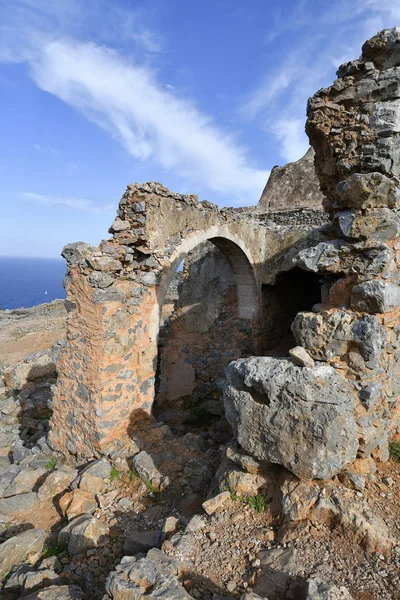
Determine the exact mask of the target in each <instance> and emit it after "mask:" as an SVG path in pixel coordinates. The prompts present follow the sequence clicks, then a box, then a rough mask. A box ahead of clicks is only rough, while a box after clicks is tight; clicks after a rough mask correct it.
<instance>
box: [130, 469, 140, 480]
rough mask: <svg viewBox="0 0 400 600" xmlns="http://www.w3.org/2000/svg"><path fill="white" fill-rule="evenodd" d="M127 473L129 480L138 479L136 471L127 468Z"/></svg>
mask: <svg viewBox="0 0 400 600" xmlns="http://www.w3.org/2000/svg"><path fill="white" fill-rule="evenodd" d="M127 475H128V477H129V479H130V480H131V481H136V480H137V479H139V475H138V474H137V473H134V472H133V471H132V470H131V469H129V471H128V473H127Z"/></svg>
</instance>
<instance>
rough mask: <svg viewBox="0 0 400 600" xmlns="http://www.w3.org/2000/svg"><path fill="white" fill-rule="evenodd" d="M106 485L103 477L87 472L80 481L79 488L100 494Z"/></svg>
mask: <svg viewBox="0 0 400 600" xmlns="http://www.w3.org/2000/svg"><path fill="white" fill-rule="evenodd" d="M104 486H105V483H104V480H103V479H101V477H97V476H96V475H92V474H91V473H89V472H87V471H86V473H83V474H82V476H81V479H80V482H79V489H81V490H83V491H85V492H89V493H90V494H98V493H99V492H100V491H101V490H102V489H103V488H104Z"/></svg>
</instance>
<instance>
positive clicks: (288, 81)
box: [240, 0, 400, 161]
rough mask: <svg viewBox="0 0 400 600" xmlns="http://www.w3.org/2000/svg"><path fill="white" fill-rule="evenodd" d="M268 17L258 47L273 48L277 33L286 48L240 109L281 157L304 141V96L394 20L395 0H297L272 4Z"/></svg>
mask: <svg viewBox="0 0 400 600" xmlns="http://www.w3.org/2000/svg"><path fill="white" fill-rule="evenodd" d="M271 19H272V22H273V23H274V25H273V27H272V28H271V30H270V31H269V33H268V36H267V37H266V39H265V40H264V41H265V43H266V46H264V51H265V52H266V53H268V52H271V51H273V45H274V44H276V43H277V39H278V38H282V39H280V43H282V41H283V40H287V48H288V52H287V55H286V58H285V60H284V61H282V62H281V63H279V65H278V66H277V68H276V69H270V70H269V71H268V75H267V76H266V77H264V78H262V79H261V80H260V82H259V84H258V85H257V86H255V88H254V89H253V90H252V92H250V93H249V94H248V96H247V98H246V100H245V102H244V103H243V105H242V106H241V110H240V113H241V114H242V116H244V117H245V118H247V119H251V120H253V121H254V122H256V123H257V124H258V125H259V126H260V127H262V128H263V129H264V130H265V131H266V132H267V133H268V134H270V135H272V136H273V137H274V138H275V139H276V140H277V142H278V144H279V148H280V154H281V156H282V158H283V159H285V160H289V161H292V160H297V159H298V158H300V157H301V156H302V154H304V153H305V152H306V150H307V147H308V140H307V137H306V135H305V133H304V124H305V118H306V115H305V113H306V104H307V99H308V98H309V97H310V96H311V95H313V94H314V93H315V92H316V91H317V89H319V88H320V87H322V86H324V85H330V84H331V83H332V80H333V78H334V71H335V70H336V69H337V68H338V66H339V65H340V64H342V63H343V62H347V61H349V60H352V59H354V58H356V57H357V56H359V54H360V52H361V45H362V44H363V42H364V41H365V40H366V39H368V38H369V37H371V36H372V35H375V34H376V33H377V32H378V31H380V30H381V29H384V28H385V27H393V26H395V25H396V24H397V21H398V20H399V19H400V3H399V2H393V1H392V0H354V1H352V2H348V0H336V2H335V3H327V2H325V0H299V1H298V2H297V3H296V4H295V5H294V9H293V11H292V13H291V14H289V15H288V14H285V15H284V14H282V13H280V12H279V9H278V10H277V11H276V13H275V14H273V15H272V17H271ZM294 32H296V35H295V36H294V35H293V33H294ZM285 36H286V37H285Z"/></svg>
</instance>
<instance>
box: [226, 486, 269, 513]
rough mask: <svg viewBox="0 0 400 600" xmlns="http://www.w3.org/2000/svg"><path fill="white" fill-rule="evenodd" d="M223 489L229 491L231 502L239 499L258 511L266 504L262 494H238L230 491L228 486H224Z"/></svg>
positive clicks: (263, 508) (262, 510) (261, 510)
mask: <svg viewBox="0 0 400 600" xmlns="http://www.w3.org/2000/svg"><path fill="white" fill-rule="evenodd" d="M224 491H225V492H230V495H231V500H233V502H236V501H239V502H242V503H243V504H247V505H248V506H250V508H252V509H253V510H255V511H256V512H258V513H262V512H264V510H265V507H266V505H267V503H266V501H265V496H263V495H262V494H257V496H239V494H236V493H235V492H231V490H229V489H228V488H224Z"/></svg>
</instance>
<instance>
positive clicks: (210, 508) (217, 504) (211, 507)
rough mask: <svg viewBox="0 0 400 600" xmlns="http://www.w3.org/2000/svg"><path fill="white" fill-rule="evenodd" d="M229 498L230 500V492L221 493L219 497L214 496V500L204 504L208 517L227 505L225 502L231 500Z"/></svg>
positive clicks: (210, 499) (211, 499)
mask: <svg viewBox="0 0 400 600" xmlns="http://www.w3.org/2000/svg"><path fill="white" fill-rule="evenodd" d="M229 498H230V493H229V492H221V493H220V494H218V495H217V496H214V497H213V498H209V499H208V500H206V501H205V502H203V504H202V506H203V509H204V510H205V512H206V513H207V514H208V515H212V514H214V513H215V511H216V510H218V509H219V508H221V507H222V506H223V505H224V504H225V502H226V501H227V500H229Z"/></svg>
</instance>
